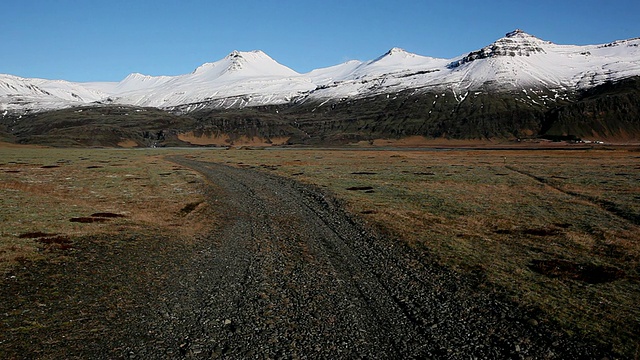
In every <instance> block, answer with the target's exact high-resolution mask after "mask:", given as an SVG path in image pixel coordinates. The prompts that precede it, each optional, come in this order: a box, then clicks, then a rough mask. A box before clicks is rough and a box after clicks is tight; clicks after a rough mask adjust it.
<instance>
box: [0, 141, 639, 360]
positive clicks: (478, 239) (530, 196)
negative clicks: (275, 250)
mask: <svg viewBox="0 0 640 360" xmlns="http://www.w3.org/2000/svg"><path fill="white" fill-rule="evenodd" d="M176 152H188V155H189V156H192V157H194V158H196V159H199V160H204V161H215V162H221V163H227V164H229V165H232V166H238V167H251V168H255V169H257V170H260V171H267V172H272V173H275V174H279V175H282V176H286V177H291V178H294V179H297V180H299V181H302V182H306V183H310V184H314V185H316V186H320V187H323V188H325V189H326V190H327V191H329V192H331V193H333V194H334V195H335V196H336V197H338V198H340V199H343V200H344V202H345V204H346V206H347V207H348V209H349V210H350V211H351V212H353V213H354V214H356V215H357V216H360V217H362V218H363V220H364V221H366V222H367V223H368V224H369V225H370V226H372V227H375V228H377V229H379V230H381V231H383V232H385V233H387V234H389V235H390V236H393V237H394V238H397V241H403V242H408V243H410V244H411V245H412V246H415V247H420V248H423V249H427V250H428V251H429V252H430V253H432V254H434V256H435V257H436V258H437V259H438V261H439V262H440V263H442V264H443V265H445V266H447V267H450V268H453V269H456V270H458V271H460V272H463V273H464V272H474V273H477V274H478V273H479V274H483V275H484V276H485V277H486V279H487V281H486V286H487V287H490V288H491V289H494V290H497V291H501V292H504V294H505V295H506V296H509V297H511V298H513V299H515V300H516V301H518V302H519V303H521V304H522V305H523V306H526V307H529V308H531V309H532V310H534V311H537V310H539V314H540V316H539V318H538V319H537V320H536V321H557V322H559V323H560V324H562V325H563V326H564V327H565V328H566V329H567V331H570V332H571V331H578V332H580V333H583V334H588V335H590V336H592V337H593V338H596V339H600V340H601V341H603V342H605V343H610V344H612V345H613V346H614V348H615V349H616V350H617V351H619V352H621V353H624V354H626V355H628V356H633V355H634V354H636V355H638V351H639V350H638V345H637V344H638V342H639V341H640V338H639V336H638V334H640V307H639V306H638V304H640V205H639V204H640V203H639V200H640V152H638V151H634V150H633V149H618V150H577V151H569V150H554V151H543V150H539V151H531V150H529V151H527V150H501V151H490V150H485V151H481V150H453V151H408V150H407V151H391V150H386V151H381V150H311V149H309V150H306V149H269V150H239V149H235V150H228V151H221V150H173V151H172V150H97V149H94V150H53V149H21V148H18V149H0V205H1V208H0V220H1V221H0V224H1V225H0V266H2V267H4V268H6V267H7V266H12V265H13V264H16V263H20V261H24V260H25V259H43V258H44V259H48V258H47V256H48V255H47V249H48V247H51V246H58V247H65V246H67V245H65V244H68V243H65V242H64V239H65V237H69V239H71V240H70V241H73V236H75V235H81V234H87V233H92V232H110V231H133V232H135V231H166V232H174V233H175V234H176V236H177V238H180V239H183V240H185V241H188V239H189V237H192V236H194V235H195V234H197V233H198V232H199V231H204V230H205V229H206V226H211V224H205V223H203V222H202V221H201V220H202V218H201V217H198V213H199V212H202V211H205V210H206V206H207V205H206V203H204V202H203V200H204V197H203V195H202V193H201V192H200V191H199V189H200V184H201V182H202V178H200V176H199V175H198V174H196V173H193V172H191V171H189V170H186V169H183V168H180V167H179V166H176V165H174V164H172V163H170V162H168V161H165V160H164V159H163V156H164V155H166V154H172V153H176ZM100 213H103V214H102V215H106V214H118V215H124V217H116V218H113V217H106V218H105V217H101V214H100ZM96 214H97V215H96ZM92 215H93V216H92ZM82 218H85V219H94V220H95V219H106V220H95V221H94V220H86V221H93V222H76V221H73V222H72V221H70V220H71V219H82ZM185 229H190V230H189V231H185ZM37 233H42V234H37ZM43 234H44V235H43ZM60 237H61V238H62V239H59V240H56V238H60ZM47 239H53V240H47Z"/></svg>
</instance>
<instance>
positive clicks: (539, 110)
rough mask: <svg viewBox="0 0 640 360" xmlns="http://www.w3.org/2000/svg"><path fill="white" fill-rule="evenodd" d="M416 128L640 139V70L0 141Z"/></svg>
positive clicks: (112, 142) (59, 126) (4, 133)
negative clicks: (602, 78) (596, 80)
mask: <svg viewBox="0 0 640 360" xmlns="http://www.w3.org/2000/svg"><path fill="white" fill-rule="evenodd" d="M552 96H553V97H556V98H555V99H554V101H549V100H548V99H549V98H550V97H552ZM416 135H418V136H424V137H425V138H427V139H435V138H446V139H493V140H516V139H528V138H532V139H535V138H548V139H588V140H602V141H611V142H621V141H635V142H640V77H635V78H631V79H626V80H624V81H620V82H617V83H605V84H603V85H600V86H597V87H595V88H592V89H589V90H584V91H581V92H573V93H567V94H562V95H558V94H557V93H553V92H549V91H542V90H538V91H533V90H532V91H526V92H523V91H512V92H497V93H491V92H483V91H478V92H475V93H469V94H467V95H466V96H465V97H464V98H463V99H461V97H460V95H458V94H456V93H455V92H453V91H441V92H438V93H433V92H427V91H414V90H404V91H400V92H397V93H393V94H380V95H376V96H372V97H369V98H362V99H345V100H342V101H340V100H337V101H328V102H327V101H325V102H323V103H319V102H317V101H304V102H298V103H291V104H283V105H270V106H257V107H247V108H242V109H228V110H220V109H203V110H199V111H193V112H190V113H187V114H173V113H170V112H166V111H162V110H159V109H155V108H140V107H132V106H120V105H101V106H95V107H81V108H73V109H64V110H56V111H50V112H41V113H34V114H28V115H24V116H20V117H16V116H4V117H2V118H1V120H0V141H12V142H17V143H24V144H43V145H52V146H140V147H147V146H202V145H208V146H225V145H242V144H251V145H269V144H276V145H279V144H305V145H339V144H348V143H355V142H359V141H373V140H376V139H401V138H405V137H409V136H416Z"/></svg>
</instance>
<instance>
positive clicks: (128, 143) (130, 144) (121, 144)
mask: <svg viewBox="0 0 640 360" xmlns="http://www.w3.org/2000/svg"><path fill="white" fill-rule="evenodd" d="M118 146H119V147H123V148H134V147H137V146H138V143H137V142H135V141H133V140H123V141H120V142H119V143H118Z"/></svg>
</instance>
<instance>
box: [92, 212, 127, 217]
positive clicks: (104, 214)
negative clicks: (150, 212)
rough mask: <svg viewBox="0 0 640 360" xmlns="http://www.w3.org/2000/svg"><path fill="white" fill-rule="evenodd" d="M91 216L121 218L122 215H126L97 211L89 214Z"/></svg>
mask: <svg viewBox="0 0 640 360" xmlns="http://www.w3.org/2000/svg"><path fill="white" fill-rule="evenodd" d="M91 216H92V217H98V218H123V217H127V216H126V215H122V214H114V213H110V212H99V213H95V214H91Z"/></svg>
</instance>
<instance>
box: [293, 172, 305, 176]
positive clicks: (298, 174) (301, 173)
mask: <svg viewBox="0 0 640 360" xmlns="http://www.w3.org/2000/svg"><path fill="white" fill-rule="evenodd" d="M300 175H304V173H303V172H299V173H295V174H291V176H300Z"/></svg>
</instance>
